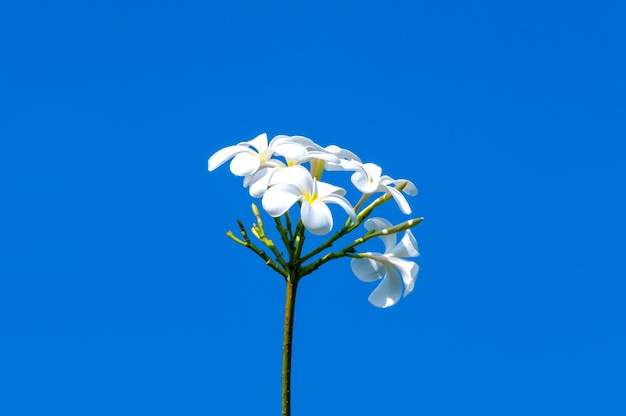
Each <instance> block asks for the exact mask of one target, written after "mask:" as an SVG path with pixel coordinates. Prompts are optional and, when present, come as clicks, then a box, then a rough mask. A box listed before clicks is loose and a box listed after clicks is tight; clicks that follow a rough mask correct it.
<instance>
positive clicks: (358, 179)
mask: <svg viewBox="0 0 626 416" xmlns="http://www.w3.org/2000/svg"><path fill="white" fill-rule="evenodd" d="M342 166H343V168H344V169H345V170H352V171H354V173H353V174H352V177H351V178H350V179H351V180H352V184H353V185H354V186H355V187H356V188H357V189H358V190H359V191H361V192H363V193H364V194H373V193H375V192H384V193H387V194H391V196H392V197H393V199H394V200H395V201H396V203H397V204H398V208H400V211H402V212H403V213H404V214H410V213H411V207H410V206H409V203H408V202H407V200H406V198H405V197H404V195H402V192H404V193H406V194H408V195H411V196H415V195H417V188H416V187H415V185H414V184H413V182H411V181H408V180H406V179H393V178H391V177H390V176H387V175H382V173H383V170H382V168H381V167H380V166H378V165H376V164H374V163H360V162H358V161H356V160H343V161H342ZM404 182H406V185H405V187H404V189H402V192H400V191H399V190H397V189H396V187H397V186H398V185H400V184H401V183H404Z"/></svg>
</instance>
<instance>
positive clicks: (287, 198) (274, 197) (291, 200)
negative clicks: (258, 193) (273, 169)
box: [261, 175, 302, 217]
mask: <svg viewBox="0 0 626 416" xmlns="http://www.w3.org/2000/svg"><path fill="white" fill-rule="evenodd" d="M273 176H275V175H273ZM301 197H302V195H301V194H300V192H299V191H298V189H296V188H295V187H294V186H293V185H290V184H277V185H274V186H272V187H271V188H269V189H268V190H266V191H265V194H264V195H263V199H262V201H261V204H262V205H263V209H264V210H265V211H266V212H267V213H268V214H269V215H270V216H272V217H280V216H281V215H283V214H284V213H285V212H287V210H288V209H289V208H291V206H292V205H293V204H295V203H296V201H298V199H300V198H301Z"/></svg>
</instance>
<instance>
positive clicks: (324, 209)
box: [208, 133, 421, 308]
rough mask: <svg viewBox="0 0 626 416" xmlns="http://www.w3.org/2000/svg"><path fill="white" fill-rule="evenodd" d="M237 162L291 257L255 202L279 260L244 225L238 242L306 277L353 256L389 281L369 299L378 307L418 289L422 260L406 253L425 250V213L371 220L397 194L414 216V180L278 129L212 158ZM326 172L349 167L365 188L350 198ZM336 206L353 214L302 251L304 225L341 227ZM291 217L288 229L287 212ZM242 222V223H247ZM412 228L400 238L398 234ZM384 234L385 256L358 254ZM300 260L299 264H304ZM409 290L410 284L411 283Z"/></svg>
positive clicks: (212, 162) (364, 271)
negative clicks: (417, 229) (295, 210)
mask: <svg viewBox="0 0 626 416" xmlns="http://www.w3.org/2000/svg"><path fill="white" fill-rule="evenodd" d="M229 160H230V171H231V172H232V173H233V174H234V175H235V176H240V177H243V186H244V187H246V188H248V191H249V193H250V196H252V197H253V198H261V205H262V207H263V209H264V210H265V211H266V212H267V214H269V215H270V216H271V217H273V218H275V219H276V222H277V229H278V231H279V233H280V234H281V237H283V242H284V243H285V245H286V248H287V251H288V253H289V254H290V257H291V258H290V260H289V261H287V260H284V259H283V258H282V255H281V254H280V252H279V251H278V250H276V249H275V248H274V245H273V242H272V241H271V240H269V239H268V238H267V237H266V236H265V231H264V229H263V227H262V225H261V224H262V221H261V219H260V216H259V215H258V210H257V209H256V206H255V205H253V210H254V211H255V216H256V217H257V222H258V224H255V226H254V227H253V232H254V234H255V235H256V236H257V237H259V238H260V239H261V241H262V242H264V243H265V244H266V245H267V246H268V247H269V248H270V249H272V252H273V253H274V254H275V256H276V259H275V260H272V259H271V258H269V256H267V255H266V254H265V253H264V252H263V251H262V250H259V249H258V248H256V246H254V245H253V244H252V243H251V242H250V240H249V239H248V238H247V236H246V234H245V230H244V229H243V228H242V235H243V236H244V241H242V240H239V239H237V238H235V237H233V235H232V233H231V234H229V235H230V236H231V238H233V239H234V240H235V241H237V242H239V243H241V244H242V245H244V246H246V247H248V248H251V249H253V250H254V251H255V252H257V254H259V255H260V256H261V257H263V258H264V259H265V260H266V262H267V264H268V265H270V266H272V267H274V268H275V269H276V270H277V271H279V272H281V273H283V274H284V275H285V276H286V277H287V276H288V275H289V273H290V272H293V270H291V269H294V268H297V273H298V277H297V278H300V277H302V276H304V275H305V274H308V273H311V272H312V271H313V270H316V269H317V268H319V267H320V266H321V265H322V264H323V263H325V262H327V261H329V260H331V259H334V258H338V257H351V258H352V263H351V267H352V270H353V272H354V273H355V275H356V276H357V277H358V278H359V279H360V280H362V281H366V282H372V281H376V280H381V283H380V284H379V285H378V287H377V288H376V289H375V290H374V291H373V292H372V294H371V295H370V297H369V301H370V302H371V303H372V304H373V305H374V306H377V307H381V308H385V307H388V306H391V305H394V304H395V303H396V302H397V301H398V300H399V299H400V297H401V296H402V294H404V296H406V295H407V294H409V293H410V292H411V290H412V289H413V286H414V283H415V279H416V277H417V271H418V266H417V264H415V263H414V262H412V261H410V260H407V259H406V258H410V257H416V256H418V255H419V252H418V249H417V242H416V240H415V238H414V236H413V234H412V233H411V231H410V230H409V228H411V227H413V226H415V225H417V224H418V223H419V222H420V221H421V218H417V219H412V220H409V221H405V222H403V223H401V224H399V225H396V226H393V225H392V224H391V223H390V222H389V221H387V220H386V219H383V218H368V217H369V215H370V214H371V212H372V211H373V210H374V208H376V207H377V206H379V205H381V204H382V203H385V202H387V201H389V200H391V199H393V200H394V201H395V203H396V204H397V205H398V208H399V209H400V211H401V212H402V213H404V214H410V213H411V208H410V206H409V203H408V202H407V200H406V197H405V194H406V195H416V194H417V188H416V187H415V185H414V184H413V183H412V182H410V181H408V180H406V179H393V178H391V177H389V176H387V175H383V174H382V168H381V167H380V166H378V165H376V164H374V163H363V162H362V161H361V159H360V158H359V157H358V156H357V155H355V154H354V153H352V152H351V151H349V150H346V149H342V148H340V147H338V146H335V145H331V146H326V147H322V146H320V145H318V144H316V143H315V142H313V141H312V140H311V139H309V138H306V137H303V136H286V135H278V136H276V137H274V138H273V139H272V140H271V141H269V142H268V137H267V135H266V134H265V133H263V134H260V135H258V136H257V137H255V138H254V139H252V140H250V141H246V142H241V143H239V144H237V145H234V146H228V147H225V148H223V149H221V150H218V151H217V152H216V153H214V154H213V155H212V156H211V157H210V158H209V161H208V168H209V171H212V170H214V169H216V168H218V167H219V166H221V165H223V164H224V163H226V162H228V161H229ZM324 171H343V172H350V173H351V178H350V179H351V182H352V184H353V185H354V187H355V188H356V189H357V190H358V191H359V192H360V193H361V197H360V199H359V200H358V202H357V203H356V204H355V205H352V204H351V203H350V202H349V200H348V199H347V198H346V190H345V189H343V188H341V187H338V186H335V185H332V184H330V183H327V182H323V181H322V180H321V179H322V174H323V172H324ZM375 194H381V195H380V196H378V197H377V198H376V199H375V200H374V201H373V202H371V203H370V204H369V205H367V206H365V207H363V205H364V204H365V202H366V201H367V200H368V198H369V197H370V196H372V195H375ZM296 203H297V204H298V206H299V209H300V217H299V221H298V227H296V230H295V231H294V230H292V229H291V220H290V219H289V210H290V209H291V208H292V207H293V206H294V205H295V204H296ZM328 204H336V205H338V206H339V207H341V209H343V210H344V211H345V212H346V214H347V218H348V219H347V221H346V223H345V225H344V226H343V227H342V228H341V229H340V230H339V231H338V232H336V233H335V234H334V235H332V236H331V237H330V238H329V239H328V241H327V242H326V243H324V244H322V245H321V246H320V247H318V248H316V249H314V250H313V251H311V252H310V253H308V254H304V255H303V254H302V244H303V241H304V231H305V230H307V231H309V232H310V233H312V234H315V235H326V234H328V233H330V232H331V231H332V230H333V227H334V221H333V214H332V212H331V210H330V208H329V207H328ZM282 217H284V218H285V220H286V226H285V227H283V226H282V223H281V222H280V219H279V218H282ZM362 223H364V226H365V229H366V230H367V232H366V233H365V234H364V235H363V236H362V237H360V238H358V239H356V240H354V241H353V242H352V243H351V244H349V245H348V246H347V247H345V248H344V249H343V250H340V251H337V252H330V253H327V254H326V255H324V256H322V257H321V258H318V259H317V260H315V261H312V262H311V263H310V264H309V265H306V266H305V265H304V262H305V261H306V260H309V259H312V258H313V256H314V255H316V254H319V253H321V252H322V251H323V250H324V249H328V248H330V247H331V246H332V244H333V243H334V242H335V241H336V240H338V239H339V238H340V237H342V236H344V235H345V234H347V233H349V232H351V231H353V230H354V229H355V228H356V227H358V226H359V225H360V224H362ZM240 227H241V224H240ZM401 231H404V232H405V234H404V236H403V237H402V238H401V240H400V242H399V243H397V244H396V240H397V238H396V233H398V232H401ZM373 237H380V238H381V239H382V241H383V244H384V246H385V252H384V253H383V254H380V253H373V252H363V253H357V252H356V250H355V247H356V246H358V245H360V244H362V243H363V242H365V241H367V240H369V239H371V238H373ZM296 265H297V266H296ZM403 288H404V289H403Z"/></svg>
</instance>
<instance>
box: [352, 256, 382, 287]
mask: <svg viewBox="0 0 626 416" xmlns="http://www.w3.org/2000/svg"><path fill="white" fill-rule="evenodd" d="M365 254H367V253H365ZM350 268H351V269H352V272H353V273H354V275H355V276H356V277H357V279H359V280H360V281H362V282H375V281H376V280H379V279H380V278H381V277H383V276H384V275H385V273H386V269H385V267H384V266H383V265H382V264H380V263H379V262H377V261H376V260H375V259H373V258H368V257H363V258H355V259H352V261H350Z"/></svg>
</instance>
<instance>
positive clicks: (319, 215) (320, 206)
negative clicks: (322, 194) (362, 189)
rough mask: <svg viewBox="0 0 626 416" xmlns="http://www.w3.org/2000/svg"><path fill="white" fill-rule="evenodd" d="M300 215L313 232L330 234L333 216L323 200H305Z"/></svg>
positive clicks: (307, 227) (308, 228)
mask: <svg viewBox="0 0 626 416" xmlns="http://www.w3.org/2000/svg"><path fill="white" fill-rule="evenodd" d="M271 189H272V188H270V190H271ZM300 215H301V219H302V223H303V224H304V226H305V227H306V229H307V230H309V231H311V232H312V233H313V234H317V235H322V234H328V233H329V232H330V230H332V228H333V216H332V214H331V212H330V209H329V208H328V206H327V205H326V204H325V203H323V202H322V201H313V202H311V203H309V202H303V203H302V208H301V210H300Z"/></svg>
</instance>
